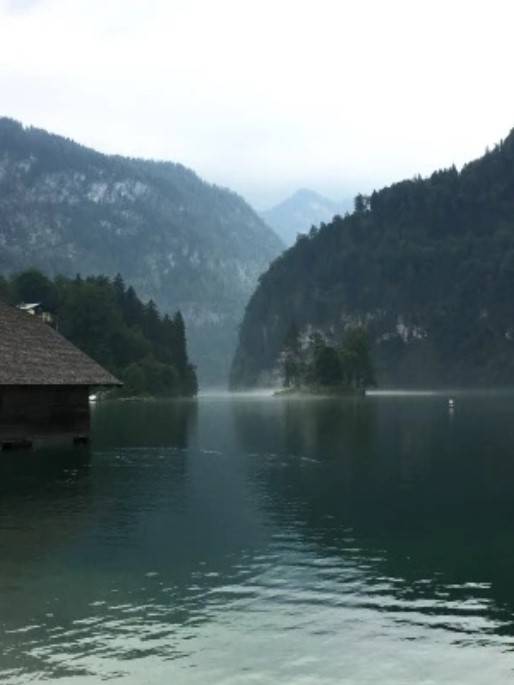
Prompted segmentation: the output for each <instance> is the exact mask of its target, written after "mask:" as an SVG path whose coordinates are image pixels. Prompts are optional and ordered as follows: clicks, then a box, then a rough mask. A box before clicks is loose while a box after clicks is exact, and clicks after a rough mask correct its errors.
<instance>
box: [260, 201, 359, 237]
mask: <svg viewBox="0 0 514 685" xmlns="http://www.w3.org/2000/svg"><path fill="white" fill-rule="evenodd" d="M350 208H351V201H350V200H345V201H342V202H340V203H337V202H334V201H333V200H330V199H329V198H327V197H324V196H323V195H321V194H320V193H317V192H316V191H315V190H311V189H310V188H299V189H298V190H296V191H295V192H294V193H293V194H292V195H290V196H289V197H287V198H286V199H285V200H283V201H282V202H280V203H279V204H277V205H275V206H274V207H272V208H271V209H268V210H266V211H264V212H261V216H262V218H263V219H264V221H265V222H266V223H267V224H268V225H269V226H271V228H273V230H274V231H275V232H276V233H277V235H278V236H279V237H280V238H281V239H282V240H283V241H284V242H285V243H286V245H292V244H293V243H294V242H295V240H296V236H297V235H298V234H299V233H307V232H308V231H309V229H310V228H311V226H313V225H314V226H317V225H319V224H320V223H321V222H327V221H330V220H331V219H332V218H333V217H334V216H335V215H336V214H344V212H346V211H348V210H349V209H350Z"/></svg>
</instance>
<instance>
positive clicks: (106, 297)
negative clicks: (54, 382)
mask: <svg viewBox="0 0 514 685" xmlns="http://www.w3.org/2000/svg"><path fill="white" fill-rule="evenodd" d="M0 291H1V294H3V296H4V298H5V299H8V300H10V301H11V302H12V303H13V304H16V303H18V302H20V301H25V302H26V301H31V302H41V303H42V304H43V306H44V307H45V308H46V309H48V310H50V311H51V312H52V313H53V314H54V315H55V318H56V322H57V326H58V329H59V331H60V332H61V333H62V334H63V335H64V336H65V337H67V338H68V339H69V340H71V341H72V342H73V343H74V344H75V345H77V347H79V348H80V349H81V350H83V351H84V352H86V353H87V354H89V355H90V356H91V357H92V358H93V359H95V360H96V361H97V362H99V363H100V364H102V365H103V366H104V367H105V368H106V369H108V370H109V371H111V372H112V373H114V374H115V375H117V376H118V377H119V378H120V380H122V381H123V383H124V384H125V387H124V388H123V390H122V392H123V393H124V394H128V395H141V394H151V395H172V396H177V395H181V396H188V397H189V396H193V395H196V393H197V390H198V387H197V381H196V373H195V368H194V366H192V365H191V364H190V363H189V360H188V356H187V345H186V334H185V327H184V321H183V319H182V316H181V314H180V312H177V313H176V315H175V317H174V319H173V320H172V319H170V318H169V317H168V316H164V317H161V316H160V314H159V312H158V311H157V308H156V306H155V303H154V302H152V301H151V300H150V302H148V303H147V304H143V303H142V302H141V301H140V300H139V298H138V297H137V295H136V293H135V291H134V290H133V288H131V287H129V288H125V284H124V282H123V279H122V278H121V276H119V275H118V276H116V277H115V278H114V279H113V280H110V279H109V278H106V277H105V276H96V277H92V276H90V277H88V278H85V279H82V278H81V277H80V276H77V277H76V278H74V279H70V278H65V277H63V276H58V277H56V278H55V280H53V281H51V280H50V279H48V278H46V276H44V275H43V274H41V273H40V272H38V271H36V270H34V269H31V270H29V271H26V272H22V273H19V274H15V275H14V276H12V277H11V278H10V279H9V280H6V279H5V278H2V279H0Z"/></svg>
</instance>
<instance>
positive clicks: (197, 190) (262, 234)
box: [0, 119, 282, 383]
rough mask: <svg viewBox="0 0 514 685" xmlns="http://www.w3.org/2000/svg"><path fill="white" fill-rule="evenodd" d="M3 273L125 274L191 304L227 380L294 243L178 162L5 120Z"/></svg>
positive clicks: (146, 289)
mask: <svg viewBox="0 0 514 685" xmlns="http://www.w3.org/2000/svg"><path fill="white" fill-rule="evenodd" d="M0 247H1V250H0V271H1V272H3V273H9V272H13V271H17V270H21V269H24V268H27V267H30V266H35V267H37V268H40V269H42V270H43V271H45V272H47V273H49V274H59V273H62V274H65V275H73V274H75V273H78V272H80V273H81V274H84V275H85V274H101V273H103V274H106V275H114V274H116V273H118V272H119V273H121V274H122V276H123V277H124V279H125V281H126V282H127V283H128V284H130V285H133V286H134V287H135V288H136V290H137V292H138V294H139V295H140V296H141V297H142V299H150V298H152V299H154V300H155V301H156V303H157V304H158V306H159V308H160V309H161V310H162V311H164V312H173V311H175V310H176V309H179V308H180V309H181V310H182V313H183V315H184V319H185V320H186V325H187V329H188V332H189V337H190V350H191V357H192V359H193V361H195V362H196V363H197V364H198V366H199V371H200V377H201V379H202V380H203V381H204V383H205V382H216V383H220V382H223V380H224V379H225V378H226V374H227V369H228V363H229V359H230V356H231V354H232V351H233V347H234V344H235V339H236V329H237V325H238V323H239V321H240V319H241V316H242V313H243V310H244V306H245V304H246V302H247V299H248V297H249V295H250V294H251V292H252V290H253V289H254V286H255V284H256V282H257V278H258V276H259V274H260V273H261V272H262V271H263V270H265V268H266V267H267V266H268V265H269V263H270V261H271V260H272V259H273V258H274V257H276V256H277V254H278V253H279V252H280V251H281V248H282V245H281V243H280V240H279V239H277V237H276V236H275V234H274V233H273V232H272V231H271V229H269V228H268V227H267V226H266V225H265V224H264V223H263V221H262V220H261V219H260V218H259V217H258V216H257V215H256V213H255V212H254V211H253V210H252V209H251V208H250V207H249V206H248V205H247V204H246V203H245V202H244V200H243V199H242V198H240V197H238V196H237V195H236V194H235V193H233V192H230V191H229V190H226V189H222V188H219V187H216V186H213V185H209V184H208V183H205V182H204V181H202V180H201V179H200V178H198V176H196V174H194V173H193V172H192V171H190V170H189V169H186V168H185V167H183V166H181V165H179V164H173V163H167V162H166V163H163V162H150V161H143V160H137V159H127V158H122V157H115V156H107V155H103V154H100V153H98V152H95V151H93V150H90V149H87V148H84V147H82V146H80V145H77V144H76V143H73V142H72V141H69V140H66V139H64V138H61V137H59V136H55V135H50V134H48V133H46V132H45V131H41V130H37V129H31V128H28V129H27V128H23V127H22V126H21V125H20V124H18V123H17V122H14V121H12V120H9V119H0Z"/></svg>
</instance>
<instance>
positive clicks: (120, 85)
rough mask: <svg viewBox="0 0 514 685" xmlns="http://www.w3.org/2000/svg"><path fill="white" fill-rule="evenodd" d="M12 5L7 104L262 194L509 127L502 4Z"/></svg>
mask: <svg viewBox="0 0 514 685" xmlns="http://www.w3.org/2000/svg"><path fill="white" fill-rule="evenodd" d="M23 4H26V3H22V2H18V3H13V2H12V1H11V2H9V3H8V4H6V3H5V2H4V4H3V5H0V8H1V9H0V93H2V105H1V107H0V110H1V111H2V112H3V113H5V114H8V115H11V116H14V117H16V118H20V119H22V120H23V121H24V122H25V123H33V124H36V125H40V126H43V127H45V128H48V129H50V130H53V131H56V132H60V133H63V134H65V135H68V136H70V137H73V138H75V139H78V140H80V141H81V142H83V143H85V144H91V145H94V146H96V147H98V148H100V149H103V150H106V151H112V152H120V153H125V154H132V155H144V156H152V157H159V158H169V159H174V160H178V161H181V162H182V163H184V164H187V165H189V166H192V167H193V168H195V169H196V170H197V171H199V172H200V173H201V174H202V175H204V176H205V177H207V178H208V179H210V180H213V181H216V182H218V183H221V184H224V185H229V186H231V187H233V188H234V189H236V190H240V191H242V192H244V193H245V194H247V195H248V196H249V197H250V199H254V200H256V201H257V203H259V202H260V203H261V204H265V203H266V201H270V202H271V201H272V200H275V199H278V198H279V196H280V195H281V194H282V193H285V192H287V191H289V190H292V189H294V188H295V187H297V186H300V185H301V186H311V187H314V188H316V189H319V190H322V191H323V190H325V191H328V192H331V194H332V195H344V194H346V191H347V188H350V189H351V191H353V190H355V189H357V188H363V189H366V188H368V187H369V186H370V185H380V184H382V183H385V182H390V181H392V180H394V179H397V178H401V177H403V176H412V175H413V174H415V173H417V172H421V173H428V172H430V171H431V170H432V169H433V168H436V167H439V166H442V165H448V164H451V163H452V162H456V163H457V164H461V163H462V162H464V161H465V160H467V159H470V158H472V157H473V156H476V155H479V154H481V153H482V152H483V150H484V148H485V146H486V145H488V144H492V143H494V142H495V141H496V140H497V139H498V138H500V137H501V136H503V135H506V134H507V132H508V130H509V129H510V127H511V126H512V125H514V92H513V91H512V89H511V88H510V79H511V74H510V72H511V65H512V63H513V58H514V54H513V53H514V46H513V43H512V41H511V37H510V27H511V26H512V19H513V17H512V14H513V11H512V10H511V6H510V3H509V2H502V1H500V0H490V2H488V3H487V4H484V3H483V2H475V1H473V0H468V1H467V2H463V1H461V0H453V2H448V1H446V2H442V1H441V0H432V1H431V2H427V1H426V0H416V2H412V0H389V1H388V2H383V1H380V0H359V1H355V2H350V1H349V0H347V1H345V0H317V2H314V1H313V0H308V1H306V0H303V1H302V0H296V1H295V2H293V1H292V0H274V1H273V2H272V1H271V0H260V1H259V2H256V1H254V0H216V2H213V1H212V0H146V1H145V2H142V1H140V2H136V1H129V0H73V2H70V0H41V2H39V3H37V2H35V3H32V7H31V11H30V12H24V13H19V12H18V13H17V12H15V13H13V12H10V11H8V9H9V7H10V8H11V10H12V9H13V7H14V5H18V6H21V5H23Z"/></svg>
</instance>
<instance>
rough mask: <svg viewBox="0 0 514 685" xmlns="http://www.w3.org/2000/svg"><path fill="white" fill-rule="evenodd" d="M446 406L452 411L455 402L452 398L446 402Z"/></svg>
mask: <svg viewBox="0 0 514 685" xmlns="http://www.w3.org/2000/svg"><path fill="white" fill-rule="evenodd" d="M448 406H449V407H450V408H452V409H453V407H454V406H455V400H454V399H453V398H452V397H450V399H449V400H448Z"/></svg>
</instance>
